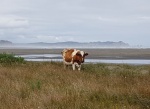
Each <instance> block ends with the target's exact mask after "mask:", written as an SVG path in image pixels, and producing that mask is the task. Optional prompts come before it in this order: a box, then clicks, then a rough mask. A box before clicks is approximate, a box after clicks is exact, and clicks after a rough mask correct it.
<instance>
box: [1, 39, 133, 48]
mask: <svg viewBox="0 0 150 109" xmlns="http://www.w3.org/2000/svg"><path fill="white" fill-rule="evenodd" d="M0 46H10V47H36V48H38V47H48V48H50V47H51V48H74V47H75V48H121V47H130V45H129V44H128V43H125V42H123V41H119V42H112V41H106V42H100V41H97V42H73V41H67V42H56V43H45V42H35V43H12V42H10V41H7V40H0Z"/></svg>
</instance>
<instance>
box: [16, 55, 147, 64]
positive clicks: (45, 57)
mask: <svg viewBox="0 0 150 109" xmlns="http://www.w3.org/2000/svg"><path fill="white" fill-rule="evenodd" d="M16 56H19V57H23V58H24V59H25V60H26V61H39V62H40V61H41V62H42V61H45V62H46V61H57V62H62V56H61V54H28V55H16ZM85 63H112V64H133V65H145V64H146V65H148V64H150V59H106V58H104V59H88V58H87V59H85Z"/></svg>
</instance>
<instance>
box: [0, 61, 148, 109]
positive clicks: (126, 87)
mask: <svg viewBox="0 0 150 109" xmlns="http://www.w3.org/2000/svg"><path fill="white" fill-rule="evenodd" d="M149 78H150V66H149V65H143V66H132V65H117V64H85V65H83V66H82V70H81V71H80V72H78V71H72V69H71V68H69V69H67V70H65V69H63V64H62V63H61V62H26V63H24V64H11V65H9V66H6V65H3V64H0V109H148V108H150V87H149V85H150V79H149Z"/></svg>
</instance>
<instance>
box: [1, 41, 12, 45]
mask: <svg viewBox="0 0 150 109" xmlns="http://www.w3.org/2000/svg"><path fill="white" fill-rule="evenodd" d="M12 44H13V43H12V42H10V41H7V40H0V46H4V45H12Z"/></svg>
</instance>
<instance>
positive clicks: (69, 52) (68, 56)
mask: <svg viewBox="0 0 150 109" xmlns="http://www.w3.org/2000/svg"><path fill="white" fill-rule="evenodd" d="M73 52H74V49H69V50H67V51H66V52H65V55H64V58H65V61H66V62H71V61H72V53H73Z"/></svg>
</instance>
